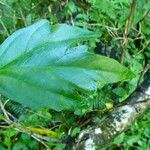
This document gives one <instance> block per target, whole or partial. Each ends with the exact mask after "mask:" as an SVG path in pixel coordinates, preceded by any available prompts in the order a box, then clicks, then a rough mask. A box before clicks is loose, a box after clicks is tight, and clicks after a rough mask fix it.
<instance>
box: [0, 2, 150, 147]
mask: <svg viewBox="0 0 150 150" xmlns="http://www.w3.org/2000/svg"><path fill="white" fill-rule="evenodd" d="M131 2H132V1H130V0H44V1H43V0H0V42H1V43H2V42H3V41H4V40H5V39H6V38H7V37H8V36H10V35H11V34H12V33H13V32H14V31H16V30H17V29H20V28H23V27H25V26H28V25H31V24H33V23H34V22H36V21H37V20H40V19H41V18H46V19H48V20H49V21H50V23H51V26H49V25H47V28H48V31H49V32H50V33H49V37H50V36H51V34H54V33H56V32H57V31H58V30H57V29H58V28H59V27H60V26H59V27H56V26H53V24H57V23H60V22H65V23H68V24H71V25H73V26H74V25H75V26H81V27H84V28H88V29H91V30H93V31H95V32H96V33H97V34H98V36H97V35H95V34H94V36H95V37H97V39H95V40H90V41H88V42H87V39H89V38H87V39H86V38H85V39H83V40H84V42H83V43H84V44H88V46H89V51H90V54H91V53H92V55H93V50H94V51H95V52H96V53H99V54H102V55H105V56H108V57H112V58H114V59H116V60H118V61H120V57H121V55H122V50H123V49H124V50H125V52H126V54H125V58H124V64H125V66H126V67H128V68H129V69H130V70H131V71H132V72H134V74H135V78H133V79H131V80H128V81H127V82H123V83H122V82H121V83H118V84H108V83H112V82H108V83H107V85H105V86H104V87H103V88H101V87H102V86H103V85H104V84H105V83H102V80H100V82H99V83H98V85H96V84H94V85H95V89H96V87H98V90H97V91H96V92H93V91H91V90H89V88H88V90H87V88H86V87H87V84H88V81H89V80H88V81H86V80H85V83H86V84H85V85H86V86H84V85H83V83H82V86H84V87H82V88H81V85H80V86H79V85H78V86H77V87H74V85H71V86H73V88H74V89H75V90H74V91H73V92H75V94H77V95H79V97H81V99H84V100H81V101H80V102H79V103H78V101H76V100H75V101H74V100H73V102H75V103H76V104H77V107H76V108H77V109H76V114H80V115H81V114H82V116H76V115H75V114H73V113H70V112H68V111H67V112H66V111H61V112H56V111H52V110H50V111H49V110H48V109H42V110H39V111H36V112H34V111H31V110H29V109H26V108H24V107H22V106H21V105H19V104H18V103H17V104H16V103H15V102H14V101H11V100H10V101H9V102H8V99H6V98H3V99H2V102H7V103H6V104H5V108H6V109H7V111H9V112H10V113H12V115H13V117H12V120H13V121H16V120H17V122H16V123H21V124H22V125H23V126H24V127H28V126H30V127H41V128H42V127H44V128H47V129H52V130H53V131H55V132H58V133H59V134H60V137H61V138H62V139H66V137H68V134H69V135H71V136H72V137H75V136H77V135H78V133H79V132H80V130H82V128H83V127H84V126H87V125H88V124H90V123H91V122H89V118H93V120H92V123H93V121H95V122H96V121H98V122H100V121H101V119H102V117H103V115H100V114H101V113H99V112H102V114H103V110H107V108H108V104H109V105H114V106H115V105H116V104H117V103H118V102H120V101H123V100H125V99H126V98H127V97H128V96H129V95H130V94H131V93H132V92H133V91H134V90H135V89H136V87H137V83H140V82H141V81H142V80H144V77H145V76H144V74H145V72H147V73H150V72H149V71H148V70H147V71H146V68H147V66H148V65H147V64H148V63H150V46H149V44H150V40H149V36H150V28H149V24H150V19H149V8H150V7H149V6H150V5H149V4H150V2H149V1H147V0H137V1H136V2H137V3H136V9H135V13H134V18H133V22H132V24H131V27H130V32H129V35H128V37H127V38H128V44H127V46H126V47H125V48H124V47H123V46H122V43H123V41H124V30H125V24H126V21H127V17H128V14H129V10H130V6H131ZM47 24H48V23H47ZM65 26H66V25H65ZM30 27H31V26H30ZM30 27H27V28H30ZM68 27H70V26H68V25H67V28H68ZM27 28H25V29H21V31H22V30H27ZM50 28H51V29H50ZM42 30H44V31H45V32H44V33H47V30H45V28H42ZM83 30H84V29H82V31H83ZM30 31H31V30H30ZM65 31H66V27H65V29H64V30H63V32H65ZM86 31H87V30H86ZM17 32H20V31H17ZM40 32H41V30H40ZM37 33H38V30H37V32H36V33H35V34H37ZM75 33H76V35H77V34H78V33H77V32H76V31H75ZM91 33H92V32H90V34H91ZM29 34H32V33H30V32H28V33H27V32H26V33H24V34H23V35H22V37H21V38H23V39H24V40H23V41H24V44H25V41H28V40H26V39H27V38H28V37H27V38H25V37H26V36H24V35H29ZM66 36H67V34H65V35H64V36H59V37H61V38H63V37H66ZM69 36H70V35H69ZM71 36H72V35H71ZM94 36H93V39H94ZM10 37H11V36H10ZM10 37H9V38H10ZM38 37H39V39H41V43H43V41H44V40H45V39H43V37H40V36H38ZM44 37H45V36H44ZM19 38H20V36H19ZM31 38H33V37H31ZM50 39H51V38H50ZM7 40H8V39H7ZM20 40H21V39H20ZM46 40H48V39H46ZM74 40H76V39H74ZM74 40H73V42H75V41H74ZM80 40H81V41H83V40H82V39H79V40H77V41H76V42H75V43H70V46H68V47H67V48H66V49H67V51H72V52H73V51H74V53H75V52H77V50H78V52H79V51H80V50H85V52H84V53H83V54H84V55H85V54H86V55H87V52H86V46H81V47H79V46H77V45H78V44H79V41H80ZM15 41H16V40H15ZM33 41H36V43H35V45H34V43H32V42H31V41H29V43H31V44H30V46H33V47H34V46H36V44H37V45H38V44H40V43H38V41H37V38H34V40H33ZM18 42H19V39H18ZM57 42H58V41H57ZM55 43H56V42H55ZM80 43H81V42H80ZM21 44H22V43H21ZM21 44H20V42H19V44H17V49H21V50H23V49H24V50H25V47H24V46H22V45H21ZM68 44H69V43H68ZM56 47H57V46H56ZM12 49H13V53H14V52H15V49H14V48H12ZM39 50H40V49H39ZM10 51H11V49H10V50H9V53H7V55H8V54H10V55H9V57H7V59H8V58H13V59H16V58H15V57H16V56H17V54H18V53H15V55H16V56H15V55H14V54H13V55H11V54H12V53H10ZM36 51H37V49H36ZM41 52H43V50H41V51H40V53H41ZM0 53H1V50H0ZM25 53H26V50H25ZM40 53H38V54H40ZM49 53H50V51H49ZM88 53H89V52H88ZM53 54H55V53H53ZM19 55H23V54H21V53H20V54H19ZM45 55H46V54H45ZM14 56H15V57H14ZM32 56H34V59H35V57H36V56H37V55H35V54H34V55H32ZM51 56H52V55H51ZM51 56H50V57H49V58H52V57H51ZM57 56H58V55H57ZM94 56H96V55H94ZM77 57H78V56H76V58H77ZM30 58H31V56H30ZM38 58H39V57H38ZM46 58H48V57H46ZM98 58H101V56H99V57H98ZM102 58H104V57H102ZM2 59H3V60H4V59H6V57H5V58H2ZM73 59H74V58H73ZM70 60H71V58H70ZM98 60H99V59H98ZM107 60H108V59H107ZM109 60H110V59H109ZM5 61H6V60H5ZM112 61H113V60H112ZM0 62H1V63H2V61H1V59H0ZM36 62H38V60H36ZM80 62H81V60H80ZM87 62H88V63H89V64H91V62H90V61H89V60H88V61H87ZM113 62H114V61H113ZM115 62H116V61H115ZM18 63H19V61H18ZM25 63H27V62H25ZM21 64H22V62H21V61H20V65H21ZM105 64H107V63H105ZM105 64H104V65H105ZM117 64H118V63H117ZM14 65H15V64H14ZM52 65H53V64H52ZM78 65H79V64H78ZM80 65H81V64H80ZM85 65H87V64H84V66H85ZM94 65H95V64H94ZM15 66H16V65H15ZM15 66H11V67H12V69H11V68H9V71H11V74H12V72H13V73H17V74H18V70H17V69H16V70H14V67H15ZM110 66H112V64H110V65H109V67H108V66H105V67H106V68H109V69H110ZM18 67H19V66H17V68H18ZM92 67H94V66H93V65H92ZM10 69H11V70H10ZM115 69H116V68H115ZM86 70H88V71H89V66H88V68H86ZM20 71H23V70H20ZM24 71H27V70H24ZM31 71H32V70H31ZM21 73H23V74H21ZM24 73H25V72H20V74H19V78H20V79H21V80H22V79H24V78H22V76H23V75H25V74H24ZM26 73H27V72H26ZM32 73H33V71H32ZM71 73H72V74H73V75H74V72H71ZM11 74H10V72H9V74H8V75H9V76H10V75H11ZM33 74H34V75H35V74H36V71H35V72H34V73H33ZM72 74H71V75H72ZM82 74H83V72H82ZM11 76H12V75H11ZM114 76H116V74H115V75H114ZM114 76H113V79H114ZM27 77H30V78H31V79H33V77H34V76H33V77H31V76H30V75H28V76H27V74H26V80H27V79H28V78H27ZM103 77H104V76H103ZM67 78H68V76H67ZM86 78H87V76H86ZM86 78H85V79H86ZM78 79H80V77H79V78H78ZM81 79H83V78H81ZM81 79H80V81H81ZM111 79H112V78H111ZM111 79H110V78H108V77H107V76H106V78H103V81H108V80H109V81H110V80H111ZM35 80H37V79H34V81H35ZM67 81H68V80H67ZM78 81H79V80H78ZM83 81H84V80H83ZM11 83H12V82H10V83H9V84H11ZM18 83H19V82H18ZM21 83H22V81H21ZM37 83H38V82H36V83H34V85H36V87H38V86H39V84H37ZM94 83H95V82H94ZM19 84H20V83H19ZM57 85H60V84H59V83H57ZM89 85H90V83H89ZM9 86H10V85H9ZM20 86H22V85H19V86H18V87H20ZM40 86H41V84H40ZM42 86H43V85H42ZM69 86H70V85H69ZM44 87H45V86H44ZM60 87H61V86H60ZM60 87H59V86H58V87H57V89H60ZM65 87H66V86H65ZM79 87H80V88H79ZM92 87H93V86H92ZM85 88H86V89H85ZM100 88H101V89H100ZM17 89H19V88H17ZM11 90H13V91H15V89H14V88H12V89H11ZM43 91H44V90H43ZM79 91H80V92H79ZM19 92H21V90H20V89H19V91H18V93H19ZM70 92H72V91H70ZM67 93H68V92H67ZM24 94H25V95H27V93H26V92H22V95H21V94H20V96H21V97H22V96H23V95H24ZM61 94H62V93H61ZM63 94H64V93H63ZM34 95H35V96H36V95H37V96H38V94H37V93H36V94H34ZM15 96H16V95H15ZM71 96H72V95H71ZM73 98H74V99H75V97H74V96H73ZM17 99H18V98H16V100H17ZM19 99H20V98H19ZM19 99H18V100H19ZM20 100H21V99H20ZM27 101H29V99H26V101H25V102H27ZM42 101H43V99H42ZM42 101H40V100H36V102H38V104H39V102H42ZM50 101H51V100H49V102H50ZM63 107H64V106H63ZM71 109H74V108H71ZM97 111H98V113H96V112H97ZM0 113H1V110H0ZM149 116H150V115H149V113H147V114H145V115H144V117H143V119H140V120H138V121H137V122H136V123H135V124H134V125H133V126H132V127H131V128H130V129H128V130H127V131H126V132H124V133H123V134H121V135H120V136H119V137H118V138H117V139H115V141H114V142H113V144H111V145H110V146H109V149H143V150H144V149H145V150H147V149H149V147H150V146H149V145H150V144H149V134H150V133H149V131H150V130H149V123H150V122H149V120H150V119H149ZM3 118H4V116H3V115H2V114H0V125H2V126H4V127H6V128H0V149H1V150H3V149H5V150H6V149H44V146H43V144H41V143H40V142H37V141H36V140H34V139H33V138H32V137H31V135H27V134H24V133H20V132H16V131H14V128H12V127H11V126H10V127H9V126H8V125H6V124H5V122H3ZM10 118H11V117H10ZM1 119H2V120H1ZM68 131H69V133H68ZM9 132H10V133H9ZM62 135H63V136H62ZM46 138H47V137H46ZM48 138H49V137H48ZM43 142H44V143H45V144H46V145H48V147H49V148H51V149H59V150H61V149H65V148H64V147H65V144H66V143H61V142H57V141H55V142H53V140H49V141H48V142H45V141H43Z"/></svg>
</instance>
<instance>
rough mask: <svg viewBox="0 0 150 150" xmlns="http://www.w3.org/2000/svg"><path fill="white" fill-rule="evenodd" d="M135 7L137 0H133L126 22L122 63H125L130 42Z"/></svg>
mask: <svg viewBox="0 0 150 150" xmlns="http://www.w3.org/2000/svg"><path fill="white" fill-rule="evenodd" d="M135 9H136V0H132V3H131V7H130V10H129V15H128V18H127V20H126V24H125V30H124V35H123V36H124V38H123V39H124V40H123V42H122V55H121V63H122V64H123V63H124V58H125V53H126V51H125V50H126V47H127V44H128V35H129V33H130V29H131V26H132V23H133V18H134V12H135Z"/></svg>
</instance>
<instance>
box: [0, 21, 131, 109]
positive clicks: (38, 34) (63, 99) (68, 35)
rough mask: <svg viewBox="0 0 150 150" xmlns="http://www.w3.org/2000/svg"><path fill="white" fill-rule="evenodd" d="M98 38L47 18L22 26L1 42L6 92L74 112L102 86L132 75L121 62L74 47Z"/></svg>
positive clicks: (1, 88) (0, 70)
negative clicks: (78, 43) (79, 43)
mask: <svg viewBox="0 0 150 150" xmlns="http://www.w3.org/2000/svg"><path fill="white" fill-rule="evenodd" d="M94 37H97V34H95V33H93V32H91V31H88V30H86V29H81V28H78V27H72V26H69V25H66V24H60V25H57V26H52V27H51V26H50V25H49V22H48V21H47V20H41V21H39V22H37V23H35V24H33V25H31V26H29V27H26V28H24V29H20V30H18V31H17V32H15V33H14V34H12V35H11V36H10V37H9V38H8V39H6V40H5V41H4V43H2V44H1V45H0V93H1V94H3V95H5V96H6V97H8V98H10V99H13V100H15V101H17V102H19V103H21V104H23V105H25V106H28V107H31V108H33V109H40V108H42V107H47V108H51V109H54V110H57V111H60V110H73V111H74V110H76V108H77V106H79V105H77V104H79V103H80V102H81V101H84V100H85V99H86V98H87V97H88V95H91V94H92V93H94V92H95V91H96V90H97V88H100V87H102V86H104V85H105V84H108V83H113V82H118V81H122V80H126V79H129V78H131V77H132V73H131V72H130V71H129V70H128V69H127V68H125V67H124V66H122V65H121V64H119V63H118V62H117V61H115V60H113V59H110V58H107V57H104V56H100V55H96V54H94V53H91V52H88V50H87V47H86V46H77V47H73V45H74V44H76V43H77V42H79V41H83V40H87V39H91V38H94Z"/></svg>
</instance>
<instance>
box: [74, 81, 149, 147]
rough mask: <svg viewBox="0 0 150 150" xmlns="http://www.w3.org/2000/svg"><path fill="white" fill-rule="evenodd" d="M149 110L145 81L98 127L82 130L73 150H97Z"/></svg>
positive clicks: (147, 85) (147, 86)
mask: <svg viewBox="0 0 150 150" xmlns="http://www.w3.org/2000/svg"><path fill="white" fill-rule="evenodd" d="M149 108H150V79H148V80H146V81H145V82H144V83H143V84H142V86H141V87H140V88H139V89H137V91H135V92H134V93H133V94H132V95H131V96H130V97H129V98H128V99H127V100H126V101H125V102H123V103H122V104H121V105H119V106H117V107H116V108H115V109H114V110H112V111H111V112H110V113H109V114H108V116H107V117H106V118H105V119H104V120H103V122H101V123H100V124H98V125H94V126H92V127H89V128H87V129H86V130H83V131H82V132H81V133H80V135H79V137H78V139H77V140H76V144H75V145H74V147H73V149H74V150H97V149H100V148H102V147H103V146H104V145H106V144H107V143H109V142H110V140H112V139H113V138H114V137H115V136H117V135H118V134H120V133H121V132H123V131H124V130H125V129H126V128H127V127H129V126H130V125H131V124H132V123H133V121H135V120H136V119H137V118H138V117H139V116H140V115H141V114H143V113H144V112H145V111H146V110H148V109H149Z"/></svg>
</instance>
